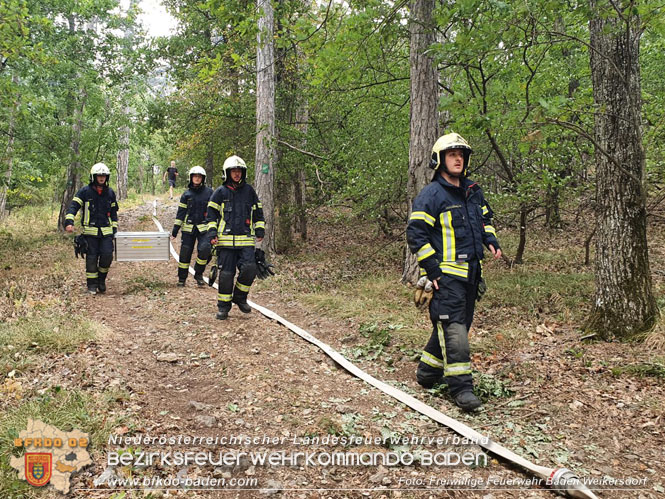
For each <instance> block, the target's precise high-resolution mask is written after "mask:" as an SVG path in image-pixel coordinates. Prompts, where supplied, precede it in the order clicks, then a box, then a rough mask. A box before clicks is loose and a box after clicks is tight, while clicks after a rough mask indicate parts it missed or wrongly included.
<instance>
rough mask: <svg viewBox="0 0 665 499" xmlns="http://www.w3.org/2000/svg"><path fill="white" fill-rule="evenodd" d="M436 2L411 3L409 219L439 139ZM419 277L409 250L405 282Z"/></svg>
mask: <svg viewBox="0 0 665 499" xmlns="http://www.w3.org/2000/svg"><path fill="white" fill-rule="evenodd" d="M435 3H436V2H435V0H412V1H411V19H410V21H409V29H410V32H411V45H410V49H409V65H410V68H411V91H410V95H411V115H410V119H409V123H410V140H409V176H408V179H407V186H406V198H407V203H408V215H409V216H411V205H412V204H413V200H414V199H415V197H416V196H417V195H418V193H419V192H420V191H421V189H422V188H423V187H425V185H427V184H428V183H429V181H430V180H431V176H432V170H430V169H429V168H428V163H429V160H430V154H431V150H432V146H433V145H434V142H435V141H436V139H437V137H438V135H439V127H438V117H439V115H438V104H439V89H438V72H437V70H436V67H435V65H434V61H433V60H432V58H431V57H429V56H428V55H427V54H426V53H425V51H426V50H427V49H428V48H429V47H430V45H432V44H433V43H434V42H435V41H436V37H435V33H434V30H433V27H432V12H433V11H434V5H435ZM417 276H418V262H417V260H416V257H415V255H412V254H411V252H410V251H409V250H408V248H407V249H406V258H405V261H404V271H403V273H402V282H403V283H407V282H411V283H414V282H415V281H416V279H417Z"/></svg>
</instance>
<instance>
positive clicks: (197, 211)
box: [171, 166, 212, 286]
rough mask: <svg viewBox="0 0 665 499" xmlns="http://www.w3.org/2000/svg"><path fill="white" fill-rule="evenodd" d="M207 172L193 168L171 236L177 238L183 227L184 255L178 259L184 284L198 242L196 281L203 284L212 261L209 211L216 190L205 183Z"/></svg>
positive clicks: (179, 271) (181, 247) (182, 246)
mask: <svg viewBox="0 0 665 499" xmlns="http://www.w3.org/2000/svg"><path fill="white" fill-rule="evenodd" d="M205 179H206V171H205V170H204V169H203V168H202V167H200V166H194V167H192V168H191V169H190V170H189V186H188V187H189V188H188V189H187V190H186V191H185V192H184V193H183V194H182V196H180V203H179V204H178V213H177V214H176V217H175V222H174V224H173V229H172V230H171V239H172V240H174V239H175V238H176V236H177V235H178V231H179V230H180V229H181V228H182V236H181V243H180V257H179V259H178V286H184V285H185V282H186V281H187V274H188V273H189V262H190V261H191V260H192V252H193V251H194V244H195V243H196V263H195V264H194V280H195V281H196V284H198V285H199V286H203V285H204V284H205V281H204V280H203V271H204V270H205V268H206V265H207V264H208V261H209V260H210V253H211V250H212V247H211V246H210V239H209V237H208V236H207V234H206V232H207V230H208V224H207V223H206V214H207V209H208V201H209V200H210V196H212V189H211V188H210V187H208V186H206V185H205Z"/></svg>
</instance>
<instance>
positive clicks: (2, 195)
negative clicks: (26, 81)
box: [0, 75, 21, 220]
mask: <svg viewBox="0 0 665 499" xmlns="http://www.w3.org/2000/svg"><path fill="white" fill-rule="evenodd" d="M12 83H13V84H14V85H18V77H17V76H16V75H14V76H12ZM20 99H21V96H20V95H17V96H16V100H14V104H13V106H12V110H11V112H10V114H9V126H8V128H7V136H8V137H9V139H8V140H7V149H6V154H5V157H6V158H7V171H5V174H4V177H5V178H4V179H2V180H1V181H0V220H2V219H3V218H4V216H5V207H6V206H7V191H8V190H9V184H10V183H11V181H12V170H13V167H14V134H15V132H16V130H15V128H16V113H17V112H18V107H19V101H20Z"/></svg>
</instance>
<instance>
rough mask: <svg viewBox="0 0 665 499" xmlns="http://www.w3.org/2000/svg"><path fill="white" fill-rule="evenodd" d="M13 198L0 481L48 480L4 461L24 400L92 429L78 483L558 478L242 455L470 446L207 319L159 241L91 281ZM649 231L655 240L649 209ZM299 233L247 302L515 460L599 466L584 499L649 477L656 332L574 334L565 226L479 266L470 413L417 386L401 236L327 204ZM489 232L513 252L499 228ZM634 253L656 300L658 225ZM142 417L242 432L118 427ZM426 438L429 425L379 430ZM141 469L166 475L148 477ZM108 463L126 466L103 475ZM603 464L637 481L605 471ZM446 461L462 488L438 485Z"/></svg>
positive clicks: (47, 418)
mask: <svg viewBox="0 0 665 499" xmlns="http://www.w3.org/2000/svg"><path fill="white" fill-rule="evenodd" d="M161 199H162V200H163V201H164V202H165V204H164V205H160V207H159V209H158V218H159V219H160V221H161V223H162V224H163V226H164V227H165V229H166V230H170V227H171V224H172V221H173V219H174V216H175V210H176V202H175V201H168V200H165V199H164V197H162V198H161ZM151 213H152V206H151V203H150V202H148V201H147V200H146V201H145V202H142V203H141V202H136V203H135V206H133V207H131V208H129V209H126V210H123V211H121V213H120V227H121V230H124V231H127V230H132V231H134V230H137V231H153V230H156V229H155V226H154V224H153V222H152V218H151ZM26 216H27V215H26ZM30 216H31V217H32V218H30V219H29V220H30V221H31V222H30V223H31V224H32V225H33V226H40V227H43V231H44V232H43V234H41V235H40V238H39V240H36V239H35V238H31V236H30V235H29V234H27V233H23V232H21V231H20V230H16V227H17V226H19V225H20V224H19V222H15V225H13V226H12V225H11V223H10V224H9V225H8V226H6V227H4V228H2V227H0V248H4V249H0V318H1V322H0V328H1V329H2V330H3V331H4V332H0V349H1V350H0V375H1V376H2V378H0V381H1V382H2V383H3V384H2V385H0V390H2V392H3V398H2V402H1V403H0V411H1V412H0V438H1V439H2V440H1V441H0V489H2V490H4V491H5V492H3V497H5V496H12V497H25V496H32V495H34V496H41V497H51V496H53V497H56V496H58V494H57V493H56V492H54V491H53V490H52V489H49V488H45V490H37V489H34V488H32V487H30V486H29V485H26V484H25V482H22V481H19V480H17V479H16V472H15V471H14V470H12V469H11V468H9V466H8V459H9V456H10V455H18V454H17V450H16V449H14V448H13V447H12V443H11V442H12V440H13V438H15V437H16V436H18V432H19V431H21V430H22V429H24V428H25V424H26V421H27V418H28V417H31V418H35V419H41V420H42V421H44V422H48V423H50V424H53V425H55V426H58V427H59V428H60V429H63V430H70V429H72V428H79V429H81V430H83V431H86V432H89V433H90V434H91V437H92V444H91V446H90V447H89V451H90V454H91V457H92V461H93V464H92V465H91V466H88V467H87V468H85V469H84V470H83V471H81V472H78V473H76V474H75V475H73V476H72V478H71V492H70V495H71V496H73V497H116V498H122V497H185V496H187V497H266V496H277V497H294V498H310V497H311V498H314V497H330V498H342V497H401V498H409V497H478V498H484V499H492V498H501V497H515V498H522V497H555V494H554V493H553V492H551V491H550V490H548V489H547V487H544V486H540V485H531V486H528V485H524V483H523V482H524V481H525V480H529V479H530V478H531V476H530V475H529V474H528V473H525V472H523V471H522V470H520V469H519V468H517V467H514V466H510V465H508V464H507V463H506V462H505V461H503V460H501V459H496V458H495V457H494V456H491V455H490V457H489V460H488V462H487V463H486V464H483V463H480V465H479V466H477V465H473V466H469V465H463V464H459V465H455V466H436V465H427V464H424V463H423V462H415V463H414V464H411V465H406V464H400V465H397V466H379V465H376V464H364V465H359V466H343V465H326V463H325V462H323V463H321V462H317V463H316V464H314V463H307V462H303V461H302V458H299V459H298V460H297V461H296V462H295V463H293V462H286V463H280V464H272V465H270V464H268V463H265V464H264V465H261V464H252V462H250V459H251V457H252V456H250V454H254V455H256V454H260V453H264V452H267V453H271V452H273V453H281V452H284V453H286V455H290V454H291V453H293V452H301V453H306V452H309V453H315V452H316V453H318V455H319V456H321V457H322V459H324V460H325V459H326V456H330V455H331V454H332V453H334V452H339V453H346V454H350V453H368V454H367V455H375V454H376V453H386V452H389V451H390V452H401V453H402V455H404V456H416V458H418V456H423V455H426V454H427V453H428V452H429V453H432V454H437V453H439V454H440V455H443V453H446V452H447V453H450V454H449V456H451V455H453V453H458V454H463V453H466V454H467V455H471V456H473V457H474V458H478V457H480V458H482V454H481V448H480V447H478V446H476V445H460V444H459V443H457V442H455V441H453V438H454V436H455V434H454V433H452V432H451V431H450V430H448V429H447V428H445V427H443V426H441V425H439V424H438V423H435V422H433V421H431V420H430V419H428V418H427V417H425V416H422V415H420V414H418V413H416V412H414V411H413V410H411V409H410V408H408V407H406V406H405V405H403V404H401V403H399V402H397V401H395V400H393V399H391V398H389V397H388V396H386V395H384V394H383V393H381V392H380V391H378V390H376V389H374V388H372V387H371V386H369V385H367V384H365V383H364V382H362V381H360V380H358V379H357V378H355V377H353V376H352V375H350V374H349V373H347V372H346V371H344V370H343V369H340V368H339V366H338V365H337V364H336V363H335V362H333V361H332V360H330V359H329V358H328V357H327V356H326V355H325V354H323V353H322V352H321V351H319V350H318V349H317V348H316V347H315V346H313V345H311V344H309V343H307V342H305V341H304V340H302V339H301V338H300V337H298V336H297V335H295V334H294V333H292V332H290V331H289V330H288V329H286V328H285V327H283V326H281V325H280V324H278V323H276V322H274V321H271V320H269V319H267V318H265V317H264V316H262V315H261V314H260V313H258V312H257V311H256V310H254V311H252V313H251V314H247V315H245V314H241V313H240V312H239V311H238V309H237V308H235V307H234V308H233V310H232V312H231V314H230V317H229V319H228V320H227V321H217V320H216V319H215V312H216V290H214V289H212V288H209V287H207V286H205V287H197V286H196V283H195V282H194V280H193V279H192V278H191V276H190V278H189V279H188V281H187V286H186V287H185V288H178V287H176V282H177V278H176V272H177V262H175V261H174V260H173V259H171V260H170V261H169V262H133V263H119V262H114V263H113V265H112V267H111V271H110V273H109V278H108V282H107V284H108V291H107V293H106V294H104V295H96V296H90V295H87V294H86V293H85V292H84V286H83V282H84V278H85V273H84V269H83V263H82V261H81V260H75V259H74V257H73V255H72V251H71V245H70V243H69V240H68V239H67V238H66V237H65V236H62V235H61V234H58V233H56V232H55V231H53V230H52V226H53V223H52V218H53V217H52V215H44V216H42V218H41V219H40V218H39V215H36V214H32V215H30ZM23 222H25V220H23ZM16 224H18V225H16ZM49 225H50V226H49ZM651 229H652V230H651V232H650V233H651V236H650V237H651V238H652V239H653V240H654V241H657V240H660V241H663V240H664V239H663V233H665V230H664V228H663V227H662V226H655V227H652V228H651ZM309 230H310V234H309V238H310V239H309V240H310V243H307V244H303V243H301V247H300V249H298V250H296V251H294V252H292V253H291V254H289V255H288V256H279V257H277V258H276V261H275V263H276V265H277V269H278V275H277V276H275V277H274V278H271V279H268V280H266V281H259V282H257V284H256V286H255V287H254V288H253V289H252V292H251V294H250V299H251V300H252V301H254V302H256V303H257V304H260V305H262V306H264V307H267V308H269V309H271V310H273V311H274V312H276V313H277V314H279V315H281V316H282V317H284V318H286V319H287V320H289V321H290V322H292V323H294V324H296V325H298V326H300V327H302V328H303V329H305V330H307V331H309V332H310V333H311V334H312V335H314V336H315V337H317V338H318V339H320V340H321V341H323V342H325V343H327V344H328V345H330V346H331V347H332V348H334V349H336V350H338V351H340V352H342V353H343V354H344V355H345V356H346V357H347V358H349V359H350V360H352V361H353V362H354V363H356V364H357V365H358V366H359V367H361V368H362V369H364V370H366V371H367V372H368V373H370V374H371V375H373V376H375V377H376V378H379V379H381V380H383V381H386V382H388V383H390V384H393V385H395V386H397V387H398V388H400V389H402V390H404V391H406V392H407V393H409V394H411V395H414V396H415V397H417V398H419V399H421V400H422V401H424V402H425V403H427V404H429V405H431V406H433V407H434V408H436V409H438V410H440V411H441V412H443V413H445V414H447V415H449V416H451V417H453V418H455V419H458V420H460V421H462V422H464V423H465V424H467V425H469V426H471V427H472V428H474V429H476V430H478V431H479V432H481V433H483V434H484V435H487V436H489V437H491V438H492V439H493V440H495V441H496V442H498V443H500V444H502V445H504V446H506V447H508V448H509V449H511V450H513V451H515V452H517V453H518V454H520V455H522V456H523V457H525V458H527V459H529V460H531V461H533V462H535V463H537V464H539V465H542V466H547V467H562V466H563V467H568V468H571V469H572V470H574V471H575V472H577V473H578V474H579V476H581V477H586V478H588V479H592V480H596V482H592V483H602V482H601V481H602V480H606V482H605V483H607V484H608V485H605V486H603V485H594V486H592V487H591V488H593V489H596V493H597V495H598V496H599V497H613V498H614V497H617V498H618V497H640V498H651V497H662V494H663V493H665V489H664V488H663V487H665V480H664V479H663V477H665V454H663V444H664V443H665V435H664V432H663V419H664V414H665V362H664V361H663V359H664V357H663V353H662V345H660V348H661V350H660V351H659V350H658V349H657V347H658V346H659V345H657V343H658V341H657V340H658V336H657V335H655V336H654V338H656V341H651V342H650V343H649V344H647V345H645V344H644V343H631V344H626V343H618V342H611V343H606V342H588V341H585V342H582V341H580V324H581V322H582V321H583V318H584V316H585V314H586V313H587V312H588V303H587V302H588V298H589V296H590V294H589V293H590V291H589V290H590V289H592V286H593V276H592V275H591V270H590V269H589V268H587V267H584V266H583V265H581V264H579V263H576V262H578V261H579V259H580V253H581V249H579V248H580V244H578V243H579V241H578V240H583V235H582V234H570V233H566V232H565V231H562V232H561V233H559V234H558V235H556V236H555V239H554V240H553V239H552V236H551V235H547V237H545V235H544V234H543V235H542V237H541V238H539V237H538V235H534V236H533V239H531V240H530V241H529V244H530V245H531V246H530V248H532V250H531V251H532V253H530V254H533V255H535V256H534V257H533V258H532V259H533V261H531V262H530V261H529V260H528V259H527V262H526V263H525V264H524V265H523V266H520V267H519V268H518V267H512V268H508V267H507V266H506V265H505V263H504V262H502V261H498V262H491V263H488V264H487V265H486V270H487V276H488V278H487V280H488V282H489V286H490V289H489V292H488V294H487V296H486V297H485V298H484V299H483V301H481V302H479V306H478V310H477V315H476V320H475V322H474V326H473V329H472V335H471V341H472V353H473V360H474V369H475V370H476V371H477V373H476V374H475V375H474V376H475V382H476V386H477V389H478V391H479V393H480V394H481V395H482V397H483V399H484V401H485V404H484V405H483V407H482V409H481V410H480V411H478V412H476V413H473V414H465V413H462V412H461V411H459V410H458V409H457V408H456V407H455V406H454V404H453V403H452V401H451V400H450V398H449V397H448V396H447V395H446V393H445V390H443V389H437V390H422V389H421V388H420V387H419V386H418V385H417V383H416V382H415V375H414V373H415V368H416V364H417V358H418V356H419V351H420V349H421V348H422V346H423V345H424V344H425V342H426V341H427V338H428V336H429V325H428V323H429V321H428V319H427V317H426V316H425V314H421V313H419V312H417V311H416V310H415V308H413V306H412V304H411V302H410V291H409V290H408V289H407V288H405V287H403V286H401V285H400V284H399V277H400V267H399V265H400V260H401V251H402V248H401V244H400V242H399V238H397V239H390V238H387V237H386V236H384V235H377V234H376V233H374V232H373V230H372V229H371V228H370V229H366V228H362V230H361V229H359V228H358V227H357V226H354V225H353V224H350V223H349V222H348V221H347V220H345V219H344V217H343V216H339V217H335V216H332V215H331V214H330V213H325V214H323V213H319V214H318V216H314V217H312V220H311V222H310V228H309ZM500 235H501V234H500ZM503 235H504V240H505V242H504V248H506V249H507V251H510V247H511V245H513V243H514V242H515V240H514V237H515V236H514V235H513V234H512V233H511V232H510V231H506V232H505V234H503ZM574 248H577V249H574ZM651 254H652V262H651V263H652V270H653V272H654V283H655V288H656V290H657V292H658V293H659V296H661V297H662V296H663V291H664V288H665V284H664V282H663V281H664V279H663V276H664V275H665V254H663V249H662V248H661V247H659V246H658V245H656V244H652V253H651ZM564 255H565V256H564ZM206 275H207V272H206ZM584 298H587V302H585V301H584ZM585 303H586V304H585ZM661 306H662V303H661ZM661 327H662V326H661ZM661 332H662V331H661ZM661 337H662V335H661ZM654 348H655V349H654ZM137 435H142V436H151V437H167V438H169V437H174V438H178V437H179V436H183V437H213V438H225V437H226V438H228V437H236V438H239V439H240V440H241V441H240V442H239V443H238V442H236V443H226V444H224V445H220V444H217V445H214V444H213V445H207V444H202V445H201V444H196V445H194V444H189V445H186V444H183V443H180V444H178V443H176V444H169V442H167V443H166V444H161V445H160V444H159V442H158V441H157V442H155V444H154V445H143V444H140V445H134V444H129V445H121V444H119V443H117V440H113V439H116V438H119V437H131V436H137ZM438 436H441V437H443V441H444V443H443V444H440V445H437V444H430V443H419V444H418V443H411V444H407V445H401V444H397V443H394V444H390V443H386V444H383V443H380V444H377V443H376V440H377V439H378V440H380V439H383V438H390V437H406V438H408V439H412V438H413V437H418V438H423V437H438ZM330 437H337V438H340V439H346V442H347V444H348V443H349V442H350V441H351V439H358V441H354V442H353V443H352V444H351V445H346V446H344V445H340V444H337V445H334V444H333V443H331V442H330V441H326V440H325V438H330ZM446 437H449V439H448V440H447V441H446ZM110 438H111V440H110ZM245 439H253V440H255V441H254V442H247V440H245ZM308 439H312V440H310V441H308ZM317 440H318V441H317ZM359 441H361V442H360V443H359ZM121 449H125V450H130V451H132V452H133V453H134V454H137V453H138V452H139V451H150V452H157V453H159V452H168V451H173V452H178V451H180V452H185V451H194V452H198V451H204V452H209V451H210V452H213V453H214V455H215V456H217V455H218V454H219V452H224V453H229V454H234V455H236V456H238V455H239V456H240V457H238V459H237V460H236V461H235V462H233V463H229V464H225V465H218V466H213V465H203V466H197V465H195V464H190V465H189V466H185V465H182V466H178V465H176V464H173V463H171V462H166V463H164V464H162V463H152V464H150V465H137V466H120V465H118V466H110V465H109V464H108V463H109V460H111V459H112V458H111V456H112V455H113V453H114V452H120V451H121ZM242 453H246V455H245V456H243V455H242ZM100 476H101V477H103V479H102V480H100V478H99V477H100ZM153 477H154V478H161V479H164V480H165V481H164V482H162V484H166V485H162V486H160V485H159V484H158V483H157V482H152V484H153V485H143V483H144V482H143V480H147V481H146V482H145V483H148V482H149V481H150V480H151V479H153ZM185 477H189V478H192V479H196V478H201V479H203V478H206V477H214V478H216V479H219V480H220V481H221V480H224V481H225V484H224V485H223V486H218V487H216V488H217V489H218V490H214V491H213V490H194V489H192V488H190V489H189V490H185V488H183V487H182V486H176V487H174V486H169V485H168V483H172V482H168V480H171V481H173V480H174V479H175V478H179V479H181V478H185ZM123 478H132V479H138V480H139V481H140V483H141V485H139V486H131V485H122V482H114V480H119V479H120V480H122V479H123ZM610 479H617V480H634V482H628V485H627V486H626V487H619V486H618V485H617V484H616V482H614V483H612V482H607V480H610ZM95 480H97V484H96V483H95ZM455 480H457V481H458V482H460V483H462V484H463V486H462V487H461V488H462V489H463V490H453V487H451V485H450V484H451V483H453V481H455ZM511 480H513V482H511ZM635 482H638V483H635ZM114 483H115V485H114ZM598 489H603V490H598Z"/></svg>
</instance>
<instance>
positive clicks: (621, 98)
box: [586, 0, 657, 340]
mask: <svg viewBox="0 0 665 499" xmlns="http://www.w3.org/2000/svg"><path fill="white" fill-rule="evenodd" d="M591 6H592V9H593V10H594V11H595V15H594V16H593V17H592V19H591V21H590V23H589V31H590V37H591V50H590V54H591V78H592V83H593V98H594V104H595V107H596V112H595V121H594V140H595V164H596V175H597V181H596V203H597V213H596V216H597V235H596V261H595V275H596V295H595V303H594V307H593V310H592V313H591V316H590V318H589V320H588V322H587V324H586V328H587V329H588V330H589V331H593V332H597V333H598V335H599V336H600V337H601V338H604V339H607V340H609V339H612V338H614V337H620V338H622V339H626V338H630V337H631V336H634V335H635V334H636V333H639V332H642V331H645V330H647V329H648V328H649V327H651V326H652V325H653V323H654V321H655V319H656V315H657V307H656V303H655V300H654V296H653V293H652V288H651V273H650V269H649V256H648V251H647V237H646V230H647V227H646V195H645V188H644V181H645V154H644V148H643V146H642V123H641V114H640V113H641V90H640V65H639V55H640V45H639V42H640V35H641V33H640V32H639V25H640V20H639V17H638V16H637V15H636V14H635V12H634V11H632V10H631V9H625V10H623V11H622V12H621V13H620V14H619V15H617V13H616V11H614V10H613V8H612V6H611V5H610V4H609V3H608V2H606V1H604V0H603V1H597V2H596V1H591ZM601 13H602V15H601Z"/></svg>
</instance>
